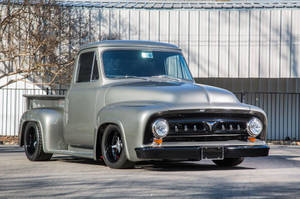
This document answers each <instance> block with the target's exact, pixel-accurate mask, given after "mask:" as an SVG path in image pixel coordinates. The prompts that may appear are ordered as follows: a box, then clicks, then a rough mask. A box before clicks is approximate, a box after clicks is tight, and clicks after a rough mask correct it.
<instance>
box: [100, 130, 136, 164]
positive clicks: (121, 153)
mask: <svg viewBox="0 0 300 199" xmlns="http://www.w3.org/2000/svg"><path fill="white" fill-rule="evenodd" d="M125 147H126V146H125V144H124V141H123V138H122V136H121V131H120V129H119V127H117V126H115V125H109V126H107V128H106V129H105V130H104V133H103V137H102V142H101V150H102V155H103V160H104V162H105V164H106V165H107V166H109V167H110V168H114V169H125V168H132V167H133V166H134V163H133V162H131V161H129V160H128V159H127V156H126V153H125Z"/></svg>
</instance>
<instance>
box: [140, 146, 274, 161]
mask: <svg viewBox="0 0 300 199" xmlns="http://www.w3.org/2000/svg"><path fill="white" fill-rule="evenodd" d="M269 150H270V148H269V146H267V145H254V146H209V147H206V146H176V147H143V148H136V149H135V151H136V155H137V157H138V158H140V159H145V160H147V159H148V160H150V159H151V160H158V159H163V160H201V159H223V158H240V157H257V156H268V154H269Z"/></svg>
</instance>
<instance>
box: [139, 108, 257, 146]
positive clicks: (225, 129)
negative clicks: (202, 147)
mask: <svg viewBox="0 0 300 199" xmlns="http://www.w3.org/2000/svg"><path fill="white" fill-rule="evenodd" d="M251 117H252V116H251V115H247V114H235V115H234V114H232V113H229V114H220V113H215V114H212V113H208V114H207V113H198V114H197V115H195V114H192V115H191V114H186V115H184V114H182V113H180V114H178V115H176V114H174V113H173V114H172V115H160V116H157V117H153V118H151V119H150V120H149V122H148V124H147V127H146V132H145V136H144V144H149V143H151V142H152V141H153V134H152V131H151V124H152V122H153V121H154V120H155V119H157V118H164V119H166V120H167V121H168V123H169V127H170V131H169V134H168V136H167V137H166V138H164V141H165V142H176V141H178V142H179V141H184V142H191V141H228V140H247V138H248V133H247V122H248V121H249V119H250V118H251Z"/></svg>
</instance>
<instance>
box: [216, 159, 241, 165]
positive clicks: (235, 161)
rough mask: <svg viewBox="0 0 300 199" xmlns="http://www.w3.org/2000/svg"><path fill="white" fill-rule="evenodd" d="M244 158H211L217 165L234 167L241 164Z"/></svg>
mask: <svg viewBox="0 0 300 199" xmlns="http://www.w3.org/2000/svg"><path fill="white" fill-rule="evenodd" d="M243 161H244V158H225V159H224V160H213V162H214V163H215V164H216V165H217V166H219V167H234V166H237V165H239V164H241V163H242V162H243Z"/></svg>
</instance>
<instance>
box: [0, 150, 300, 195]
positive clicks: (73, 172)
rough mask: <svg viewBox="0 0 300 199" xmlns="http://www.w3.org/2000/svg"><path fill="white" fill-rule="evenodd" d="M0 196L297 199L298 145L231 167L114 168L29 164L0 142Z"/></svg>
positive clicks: (57, 159) (71, 161)
mask: <svg viewBox="0 0 300 199" xmlns="http://www.w3.org/2000/svg"><path fill="white" fill-rule="evenodd" d="M0 198H289V199H290V198H300V147H299V146H271V151H270V156H269V157H261V158H246V160H245V161H244V162H243V163H242V164H241V165H240V166H238V167H235V168H218V167H216V166H215V165H214V164H213V163H212V162H210V161H200V162H181V163H156V164H150V163H148V164H139V165H137V166H136V168H135V169H128V170H114V169H110V168H107V167H105V166H104V165H103V164H102V163H96V162H94V161H92V160H86V159H82V158H74V157H71V156H54V158H52V160H51V161H48V162H30V161H28V160H27V159H26V157H25V154H24V152H23V149H22V148H19V147H17V146H4V145H0Z"/></svg>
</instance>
